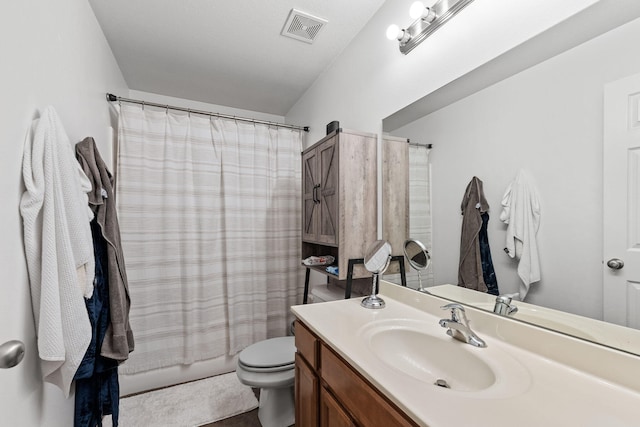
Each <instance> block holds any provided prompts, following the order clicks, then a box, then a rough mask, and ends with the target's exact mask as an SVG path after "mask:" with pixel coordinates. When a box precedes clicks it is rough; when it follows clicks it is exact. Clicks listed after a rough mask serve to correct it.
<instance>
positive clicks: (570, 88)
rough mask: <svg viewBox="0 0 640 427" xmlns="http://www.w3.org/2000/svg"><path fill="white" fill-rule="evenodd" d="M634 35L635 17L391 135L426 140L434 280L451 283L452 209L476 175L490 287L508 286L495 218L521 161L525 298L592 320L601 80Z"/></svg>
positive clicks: (637, 30) (625, 64)
mask: <svg viewBox="0 0 640 427" xmlns="http://www.w3.org/2000/svg"><path fill="white" fill-rule="evenodd" d="M639 39H640V19H637V20H635V21H632V22H631V23H629V24H626V25H624V26H622V27H620V28H618V29H616V30H613V31H611V32H609V33H606V34H604V35H602V36H600V37H598V38H596V39H594V40H591V41H589V42H587V43H585V44H583V45H581V46H578V47H576V48H574V49H572V50H570V51H568V52H566V53H564V54H562V55H558V56H556V57H555V58H552V59H550V60H548V61H545V62H543V63H541V64H539V65H537V66H535V67H532V68H530V69H529V70H526V71H524V72H522V73H520V74H517V75H515V76H513V77H511V78H509V79H506V80H504V81H502V82H500V83H498V84H496V85H494V86H492V87H489V88H487V89H485V90H483V91H480V92H478V93H476V94H474V95H472V96H469V97H467V98H466V99H463V100H461V101H459V102H457V103H455V104H452V105H450V106H448V107H446V108H443V109H441V110H439V111H436V112H435V113H432V114H430V115H428V116H426V117H424V118H422V119H419V120H417V121H415V122H413V123H411V124H409V125H407V126H405V127H403V128H400V129H398V130H397V131H395V132H394V133H398V134H402V135H405V136H408V137H409V138H415V139H419V140H421V141H425V142H429V143H433V144H434V147H435V148H434V150H433V151H432V153H431V155H432V157H431V161H432V167H433V169H432V171H433V184H432V185H433V224H434V243H433V252H434V254H433V261H434V262H433V266H434V273H435V276H436V283H456V282H457V274H456V272H457V263H458V257H459V252H458V251H459V243H458V241H457V240H458V237H457V236H459V235H460V224H461V218H460V213H459V206H460V202H461V200H462V195H463V193H464V190H465V188H466V185H467V183H468V182H469V180H470V179H471V178H472V177H473V176H474V175H476V176H478V177H479V178H480V179H482V180H483V181H484V189H485V194H486V196H487V200H488V202H489V204H490V206H491V212H490V216H491V220H490V223H489V238H490V245H491V249H492V256H493V260H494V265H495V267H496V275H497V277H498V284H499V286H500V290H501V292H516V291H517V285H518V283H519V279H518V277H517V275H516V272H515V267H516V264H515V263H513V262H512V261H511V259H510V258H508V257H507V256H506V254H504V252H503V251H502V248H503V247H504V246H505V240H504V239H505V229H506V228H505V226H504V224H502V223H501V222H500V220H499V218H498V216H499V213H500V201H501V199H502V195H503V192H504V190H505V188H506V186H507V185H508V184H509V182H510V181H511V180H512V179H513V177H515V174H516V172H517V171H518V170H519V169H520V168H524V169H525V170H527V171H528V172H529V174H530V175H531V176H532V177H533V179H534V180H535V181H536V185H537V188H538V190H539V192H540V195H541V199H542V201H541V203H542V222H541V227H540V231H539V236H538V242H539V245H540V257H541V265H542V281H541V282H540V283H538V284H536V285H533V286H532V288H531V289H532V290H531V292H530V293H529V295H528V297H527V301H528V302H531V303H534V304H540V305H544V306H548V307H553V308H558V309H561V310H565V311H569V312H573V313H576V314H580V315H585V316H589V317H594V318H597V319H601V318H602V233H603V231H602V230H603V225H602V191H603V188H602V150H603V148H602V138H603V106H602V104H603V93H604V91H603V86H604V84H605V83H606V82H609V81H613V80H617V79H620V78H622V77H625V76H628V75H631V74H635V73H639V72H640V56H638V55H630V54H629V52H633V51H634V49H635V45H636V42H635V41H636V40H639Z"/></svg>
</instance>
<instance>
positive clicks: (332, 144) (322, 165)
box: [317, 136, 339, 244]
mask: <svg viewBox="0 0 640 427" xmlns="http://www.w3.org/2000/svg"><path fill="white" fill-rule="evenodd" d="M337 142H338V136H334V137H333V138H331V139H329V140H327V141H325V142H324V143H323V144H322V145H320V146H319V147H318V148H317V151H318V161H319V167H318V168H319V170H320V189H319V199H320V223H319V229H318V242H320V243H328V244H337V243H338V180H339V159H338V144H337Z"/></svg>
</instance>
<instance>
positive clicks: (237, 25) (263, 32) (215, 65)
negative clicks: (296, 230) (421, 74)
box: [89, 0, 384, 115]
mask: <svg viewBox="0 0 640 427" xmlns="http://www.w3.org/2000/svg"><path fill="white" fill-rule="evenodd" d="M89 3H90V4H91V6H92V8H93V10H94V12H95V15H96V17H97V19H98V22H99V23H100V26H101V27H102V30H103V31H104V34H105V36H106V38H107V41H108V42H109V45H110V46H111V49H112V50H113V54H114V55H115V58H116V60H117V61H118V65H119V66H120V69H121V70H122V73H123V75H124V78H125V80H126V82H127V85H128V86H129V88H130V89H134V90H140V91H145V92H152V93H157V94H161V95H167V96H174V97H178V98H185V99H191V100H194V101H202V102H208V103H211V104H218V105H225V106H229V107H235V108H241V109H246V110H253V111H260V112H264V113H270V114H276V115H285V114H286V113H287V112H288V111H289V109H290V108H291V107H292V106H293V105H294V104H295V102H296V101H297V100H298V99H299V98H300V97H301V96H302V95H303V94H304V92H305V91H306V89H307V88H308V87H310V86H311V85H312V84H313V82H314V81H315V80H316V78H317V77H318V76H319V75H320V74H321V73H322V72H323V71H324V70H325V68H327V67H328V66H329V65H330V64H331V62H332V61H333V60H334V59H335V58H336V57H337V56H338V55H339V54H340V53H341V52H342V50H343V49H344V48H345V47H346V46H347V45H348V44H349V43H350V42H351V40H352V39H353V37H354V36H355V35H356V34H357V33H358V32H360V30H361V29H362V28H363V27H364V25H365V24H366V23H367V21H369V19H370V18H371V17H372V16H373V15H374V14H375V12H376V11H377V10H378V9H379V8H380V7H381V6H382V4H383V3H384V0H348V1H344V0H343V1H339V0H268V1H267V0H134V1H131V0H89ZM292 8H295V9H297V10H300V11H302V12H306V13H310V14H312V15H314V16H317V17H320V18H324V19H326V20H328V21H329V22H328V23H327V24H326V25H325V26H324V28H323V29H322V30H321V31H320V33H319V34H318V36H317V37H316V39H315V41H314V43H313V44H308V43H305V42H302V41H298V40H294V39H292V38H288V37H284V36H282V35H280V32H281V31H282V29H283V26H284V24H285V21H286V19H287V17H288V15H289V12H290V10H291V9H292Z"/></svg>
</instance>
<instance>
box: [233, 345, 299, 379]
mask: <svg viewBox="0 0 640 427" xmlns="http://www.w3.org/2000/svg"><path fill="white" fill-rule="evenodd" d="M295 352H296V347H295V338H294V337H280V338H271V339H268V340H264V341H260V342H257V343H255V344H252V345H250V346H249V347H247V348H245V349H244V350H242V351H241V352H240V355H239V356H238V365H239V366H241V367H242V368H243V369H244V370H245V371H249V372H264V373H267V372H281V371H288V370H291V369H293V368H294V366H295Z"/></svg>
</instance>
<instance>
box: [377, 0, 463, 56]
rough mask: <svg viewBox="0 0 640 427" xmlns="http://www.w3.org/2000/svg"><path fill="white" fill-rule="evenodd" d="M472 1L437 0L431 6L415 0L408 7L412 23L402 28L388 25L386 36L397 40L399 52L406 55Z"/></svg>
mask: <svg viewBox="0 0 640 427" xmlns="http://www.w3.org/2000/svg"><path fill="white" fill-rule="evenodd" d="M472 1H473V0H438V1H437V2H436V3H435V4H434V5H433V6H431V7H426V6H425V5H424V4H423V3H422V2H420V1H416V2H414V3H413V4H412V5H411V8H409V16H411V18H413V19H414V21H413V23H411V25H409V26H408V27H407V28H403V29H400V27H398V26H397V25H395V24H392V25H390V26H389V28H387V38H388V39H389V40H394V39H395V40H398V42H399V44H400V52H402V53H404V54H405V55H406V54H407V53H409V52H411V51H412V50H413V48H415V47H416V46H418V45H419V44H420V43H421V42H422V41H423V40H424V39H426V38H427V37H429V36H430V35H431V34H432V33H433V32H434V31H435V30H437V29H438V28H440V27H441V26H442V25H444V24H445V23H446V22H447V21H448V20H449V19H451V18H453V17H454V16H455V15H456V14H457V13H458V12H460V11H461V10H462V9H463V8H464V7H465V6H466V5H468V4H469V3H471V2H472Z"/></svg>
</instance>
